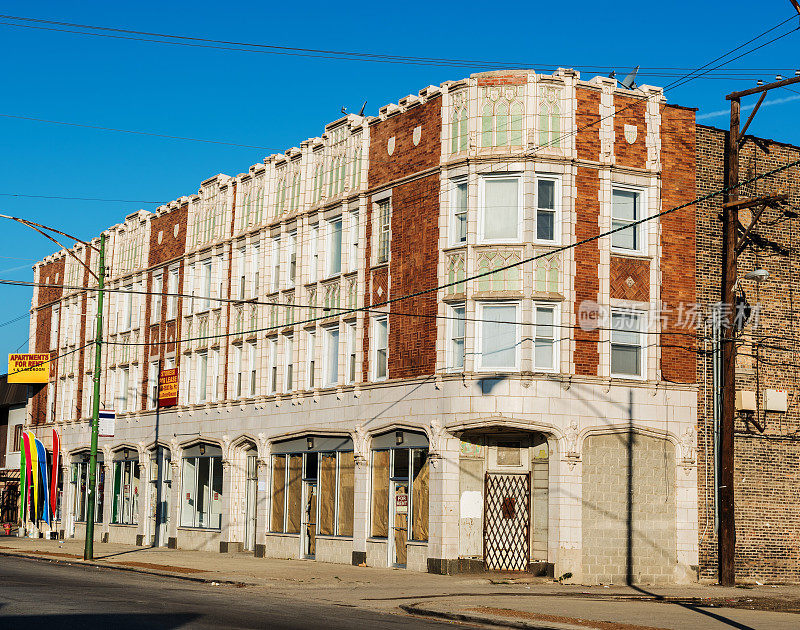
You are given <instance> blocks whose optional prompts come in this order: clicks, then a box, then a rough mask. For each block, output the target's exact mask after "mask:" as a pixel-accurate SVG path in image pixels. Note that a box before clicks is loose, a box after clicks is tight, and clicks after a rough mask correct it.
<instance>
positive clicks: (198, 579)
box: [0, 550, 261, 587]
mask: <svg viewBox="0 0 800 630" xmlns="http://www.w3.org/2000/svg"><path fill="white" fill-rule="evenodd" d="M0 556H9V557H13V558H25V559H27V560H39V561H47V562H55V563H56V564H65V565H67V566H73V567H97V568H99V569H115V570H116V571H128V572H130V573H143V574H145V575H157V576H159V577H169V578H175V579H177V580H185V581H187V582H196V583H199V584H212V583H215V584H224V585H226V586H236V587H242V586H261V585H260V584H256V583H254V582H237V581H234V580H223V579H219V578H217V579H212V578H202V577H197V576H192V575H186V574H183V573H172V572H170V571H159V570H157V569H146V568H144V567H126V566H121V565H118V564H107V563H105V562H95V561H89V562H87V561H85V560H64V559H63V558H53V557H50V556H47V555H45V554H30V553H16V552H13V551H7V550H3V551H0Z"/></svg>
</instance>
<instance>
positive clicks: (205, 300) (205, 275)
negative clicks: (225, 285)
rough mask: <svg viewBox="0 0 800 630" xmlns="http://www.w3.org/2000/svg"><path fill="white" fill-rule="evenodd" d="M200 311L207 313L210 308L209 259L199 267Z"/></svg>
mask: <svg viewBox="0 0 800 630" xmlns="http://www.w3.org/2000/svg"><path fill="white" fill-rule="evenodd" d="M200 297H201V299H200V300H199V304H200V310H201V311H207V310H208V309H209V308H211V299H210V298H211V259H210V258H209V259H208V260H206V261H204V262H203V263H201V265H200Z"/></svg>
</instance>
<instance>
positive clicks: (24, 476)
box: [19, 433, 28, 524]
mask: <svg viewBox="0 0 800 630" xmlns="http://www.w3.org/2000/svg"><path fill="white" fill-rule="evenodd" d="M25 461H26V460H25V434H24V433H23V434H22V436H21V437H20V440H19V522H20V524H24V523H25V516H26V514H27V510H26V509H25V508H26V507H27V506H26V503H27V502H28V468H27V465H26V463H25Z"/></svg>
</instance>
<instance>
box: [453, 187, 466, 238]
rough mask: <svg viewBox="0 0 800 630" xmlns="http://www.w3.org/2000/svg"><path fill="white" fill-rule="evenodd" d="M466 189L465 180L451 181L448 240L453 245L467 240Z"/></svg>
mask: <svg viewBox="0 0 800 630" xmlns="http://www.w3.org/2000/svg"><path fill="white" fill-rule="evenodd" d="M467 190H468V186H467V181H466V180H464V181H458V182H453V189H452V191H451V198H450V199H451V201H450V203H451V207H452V210H453V214H452V227H451V232H450V234H451V237H450V240H451V242H452V244H453V245H458V244H460V243H466V242H467V210H468V208H469V205H468V196H467Z"/></svg>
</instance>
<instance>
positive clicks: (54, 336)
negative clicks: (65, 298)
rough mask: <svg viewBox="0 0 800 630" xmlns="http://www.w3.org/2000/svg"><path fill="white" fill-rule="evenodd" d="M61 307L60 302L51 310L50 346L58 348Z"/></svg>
mask: <svg viewBox="0 0 800 630" xmlns="http://www.w3.org/2000/svg"><path fill="white" fill-rule="evenodd" d="M60 310H61V309H60V308H59V306H58V304H56V305H55V306H53V308H52V309H51V311H50V347H51V348H58V313H59V311H60Z"/></svg>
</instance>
